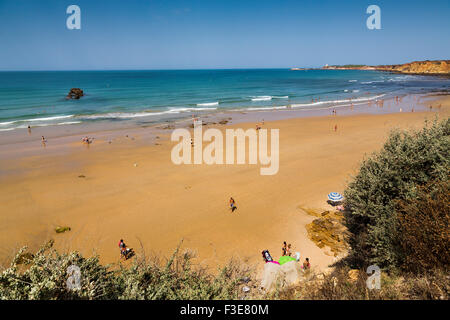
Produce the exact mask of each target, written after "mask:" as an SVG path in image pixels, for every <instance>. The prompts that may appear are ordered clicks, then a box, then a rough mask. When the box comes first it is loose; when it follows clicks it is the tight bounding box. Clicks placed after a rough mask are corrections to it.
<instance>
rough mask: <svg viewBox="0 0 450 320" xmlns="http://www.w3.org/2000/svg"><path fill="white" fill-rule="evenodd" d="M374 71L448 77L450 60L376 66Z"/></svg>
mask: <svg viewBox="0 0 450 320" xmlns="http://www.w3.org/2000/svg"><path fill="white" fill-rule="evenodd" d="M376 70H381V71H391V72H397V73H407V74H448V75H450V60H434V61H429V60H426V61H414V62H411V63H404V64H397V65H387V66H377V67H376Z"/></svg>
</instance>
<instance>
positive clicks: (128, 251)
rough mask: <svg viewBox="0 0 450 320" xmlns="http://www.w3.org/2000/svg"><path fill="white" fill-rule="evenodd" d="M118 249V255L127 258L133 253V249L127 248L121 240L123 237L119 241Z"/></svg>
mask: <svg viewBox="0 0 450 320" xmlns="http://www.w3.org/2000/svg"><path fill="white" fill-rule="evenodd" d="M119 249H120V257H121V258H124V259H125V260H127V259H128V258H131V256H132V255H133V249H131V248H128V247H127V245H126V244H125V242H123V239H120V241H119Z"/></svg>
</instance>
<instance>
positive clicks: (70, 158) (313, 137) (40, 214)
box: [0, 96, 450, 269]
mask: <svg viewBox="0 0 450 320" xmlns="http://www.w3.org/2000/svg"><path fill="white" fill-rule="evenodd" d="M440 99H441V100H440V102H439V103H441V104H442V108H441V109H437V108H436V107H435V108H433V109H432V110H431V111H421V112H417V111H416V112H411V110H409V109H406V108H405V109H404V110H403V112H402V113H388V114H379V115H368V114H357V115H341V114H340V113H338V115H337V116H320V117H309V118H293V119H286V120H281V119H273V120H272V119H271V118H265V124H264V125H263V128H266V129H279V130H280V169H279V172H278V174H276V175H273V176H261V175H260V173H259V168H260V165H248V164H246V165H211V166H208V165H206V164H203V165H195V166H194V165H180V166H176V165H174V164H173V163H172V161H171V159H170V153H171V149H172V147H173V146H174V145H175V144H176V143H175V142H171V141H170V133H171V130H167V129H158V128H156V129H155V128H148V132H147V130H146V128H137V129H130V130H127V131H126V132H127V134H124V131H114V132H106V131H105V132H103V133H101V132H96V135H95V138H96V140H94V143H92V144H91V145H90V146H86V145H83V144H81V137H82V136H80V137H78V139H73V137H72V136H67V137H64V138H61V139H60V140H59V141H58V143H56V144H55V145H52V143H49V144H48V145H47V146H46V148H43V147H42V146H41V145H40V144H39V146H38V145H37V144H36V143H35V142H34V144H33V145H31V144H30V142H29V141H24V142H23V144H17V145H16V146H14V144H9V145H7V146H5V145H4V144H3V146H2V150H3V151H2V152H3V155H1V153H2V152H0V164H1V172H0V179H1V180H2V182H1V184H0V203H2V208H1V209H0V211H1V212H0V241H1V243H2V244H3V246H2V249H0V263H2V264H5V263H4V261H7V260H9V259H10V258H11V257H12V254H13V253H14V251H16V250H17V249H18V248H19V247H21V246H23V245H28V246H29V247H30V248H31V249H36V248H37V247H38V246H39V245H41V244H42V243H44V242H45V241H46V240H48V239H50V238H52V239H54V240H55V246H56V248H58V249H61V250H78V251H80V252H81V253H83V254H85V255H91V254H93V253H98V254H100V257H101V261H102V262H104V263H114V262H118V261H119V250H118V247H117V243H118V240H119V239H120V238H123V239H124V240H125V242H126V243H127V245H129V246H130V247H133V248H134V249H135V250H137V252H139V251H140V250H141V249H140V247H141V245H142V246H143V248H144V249H145V252H146V254H147V255H149V254H150V253H155V254H162V255H164V256H169V255H170V254H171V253H172V252H173V250H174V249H175V247H176V246H177V244H178V243H179V242H180V241H181V239H183V245H182V248H189V249H192V250H194V251H196V252H197V256H198V259H197V262H198V263H201V264H203V265H209V266H212V267H215V266H217V265H219V264H224V263H225V262H226V261H228V259H229V258H231V257H236V258H238V259H239V260H241V261H244V262H248V263H251V264H257V263H259V262H260V261H261V251H262V250H263V249H268V250H269V251H270V252H271V254H272V256H273V257H274V258H276V259H277V258H278V257H279V255H280V254H281V244H282V242H283V241H287V242H288V243H292V246H293V250H292V251H294V252H295V251H299V252H300V254H301V257H302V259H304V258H305V257H309V258H310V260H311V263H312V266H313V267H314V266H315V267H318V268H321V269H323V268H326V267H327V266H328V265H329V264H330V263H331V262H332V261H333V256H331V255H329V254H328V252H327V250H322V249H320V248H318V247H317V246H315V245H314V244H313V243H312V242H311V241H310V240H309V239H308V237H307V233H306V229H305V225H306V224H308V223H310V222H311V221H312V220H313V219H314V218H313V217H311V216H308V215H307V214H306V213H305V212H303V211H302V210H300V209H299V206H301V207H307V208H314V209H320V210H322V209H329V208H330V207H329V205H328V204H327V203H326V196H327V194H328V193H329V192H331V191H337V192H341V193H342V192H343V191H344V189H345V186H346V183H347V182H348V181H349V180H350V178H351V177H350V175H351V174H355V173H356V171H357V169H358V166H359V163H360V162H361V161H362V159H363V157H364V155H365V154H368V153H370V152H373V151H375V150H377V149H379V148H380V147H381V146H382V144H383V142H384V141H385V139H386V137H387V135H388V133H389V131H390V130H391V129H393V128H402V129H407V128H419V127H421V126H423V121H424V119H426V118H427V119H429V120H433V119H434V117H435V116H436V114H438V116H439V117H440V118H445V117H448V115H449V112H448V110H449V107H450V99H449V97H448V96H446V97H443V98H442V97H440ZM427 103H428V102H427ZM439 103H438V102H435V101H433V102H432V103H430V104H432V105H437V104H439ZM427 105H428V104H427ZM373 108H376V106H373ZM418 110H419V107H418ZM422 110H423V108H422ZM243 119H244V120H242V121H245V117H243ZM335 125H337V131H336V132H335V131H334V126H335ZM206 127H217V128H219V129H221V130H224V129H225V128H227V129H228V128H243V129H246V128H255V123H254V122H240V121H237V120H235V119H233V123H232V124H231V125H213V124H211V125H207V126H206ZM33 134H35V133H34V132H33ZM126 135H128V137H127V136H126ZM157 136H158V137H159V138H157ZM109 141H111V143H109ZM28 146H29V149H27V147H28ZM15 147H16V148H17V149H20V153H14V148H15ZM5 148H6V149H8V150H9V151H5V150H6V149H5ZM80 176H81V177H80ZM230 196H232V197H233V198H234V199H235V200H236V204H237V207H238V209H237V210H236V211H235V212H234V213H231V212H230V210H229V206H228V199H229V198H230ZM58 225H67V226H70V227H71V231H69V232H66V233H64V234H56V233H55V231H54V228H55V227H56V226H58ZM260 264H261V263H260Z"/></svg>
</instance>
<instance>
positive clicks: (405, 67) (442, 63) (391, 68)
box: [291, 60, 450, 76]
mask: <svg viewBox="0 0 450 320" xmlns="http://www.w3.org/2000/svg"><path fill="white" fill-rule="evenodd" d="M312 69H315V70H317V69H325V70H378V71H388V72H394V73H403V74H420V75H448V76H450V60H425V61H413V62H409V63H404V64H392V65H378V66H369V65H361V64H346V65H331V66H329V65H325V66H323V67H322V68H291V70H312Z"/></svg>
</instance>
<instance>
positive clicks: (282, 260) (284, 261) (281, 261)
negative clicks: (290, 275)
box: [278, 256, 297, 265]
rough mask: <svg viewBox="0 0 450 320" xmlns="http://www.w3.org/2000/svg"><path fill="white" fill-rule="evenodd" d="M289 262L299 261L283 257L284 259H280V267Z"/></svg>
mask: <svg viewBox="0 0 450 320" xmlns="http://www.w3.org/2000/svg"><path fill="white" fill-rule="evenodd" d="M289 261H297V260H295V258H293V257H290V256H282V257H280V259H278V262H279V263H280V265H283V264H285V263H286V262H289Z"/></svg>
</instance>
